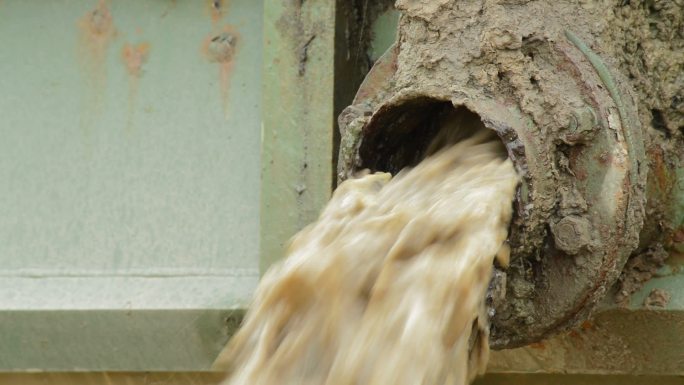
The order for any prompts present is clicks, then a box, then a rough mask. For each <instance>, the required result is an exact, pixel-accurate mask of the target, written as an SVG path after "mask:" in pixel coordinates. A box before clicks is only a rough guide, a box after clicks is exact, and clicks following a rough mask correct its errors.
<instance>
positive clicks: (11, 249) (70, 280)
mask: <svg viewBox="0 0 684 385" xmlns="http://www.w3.org/2000/svg"><path fill="white" fill-rule="evenodd" d="M215 4H216V5H217V6H218V8H215V7H214V5H215ZM262 8H263V7H262V3H261V2H255V1H251V0H231V1H215V2H205V1H203V2H192V1H134V0H122V1H112V2H108V1H101V2H98V1H94V0H93V1H76V0H73V1H56V0H53V1H20V0H6V1H2V2H1V3H0V46H1V47H2V49H0V73H2V76H0V89H2V90H3V95H2V96H1V97H0V112H1V113H2V118H1V120H0V277H1V279H0V330H2V334H0V371H8V370H10V371H22V370H38V369H39V370H207V369H208V368H209V366H210V365H211V363H212V361H213V359H214V357H215V356H216V354H217V353H218V351H219V350H220V349H221V347H222V345H223V343H225V341H226V340H227V338H228V334H229V332H230V331H229V329H230V328H231V327H233V326H231V325H233V324H234V323H235V321H234V319H233V318H231V317H232V316H233V315H234V314H233V310H235V309H241V308H244V306H245V304H246V303H247V301H248V300H249V298H250V296H251V293H252V291H253V289H254V287H255V286H256V284H257V281H258V276H259V270H258V246H259V202H260V201H259V195H260V178H259V173H260V155H259V147H260V123H261V119H260V114H261V109H260V105H261V103H260V100H261V91H260V85H261V64H260V63H261V55H262V53H261V47H262V41H263V40H262V36H263V35H262V14H263V10H262ZM212 39H213V41H212Z"/></svg>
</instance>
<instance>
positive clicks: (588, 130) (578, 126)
mask: <svg viewBox="0 0 684 385" xmlns="http://www.w3.org/2000/svg"><path fill="white" fill-rule="evenodd" d="M598 125H599V121H598V118H597V117H596V113H595V112H594V109H593V108H591V107H589V106H584V107H583V108H580V109H577V110H575V111H573V112H572V115H571V116H570V123H569V124H568V127H567V132H566V133H565V135H563V137H562V139H563V142H565V143H566V144H570V145H574V144H577V143H585V142H587V141H588V140H590V139H591V138H592V137H593V136H594V133H595V132H596V128H597V127H598Z"/></svg>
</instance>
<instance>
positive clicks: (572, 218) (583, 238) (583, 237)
mask: <svg viewBox="0 0 684 385" xmlns="http://www.w3.org/2000/svg"><path fill="white" fill-rule="evenodd" d="M590 227H591V225H590V224H589V221H588V220H587V219H586V218H583V217H580V216H577V215H568V216H566V217H563V219H561V220H560V221H558V222H556V223H555V224H552V225H551V232H552V233H553V239H554V242H555V244H556V248H557V249H559V250H561V251H564V252H565V253H567V254H570V255H575V254H577V253H579V251H580V250H582V248H584V247H586V246H587V245H588V244H589V242H590V241H591V235H590V234H591V232H590Z"/></svg>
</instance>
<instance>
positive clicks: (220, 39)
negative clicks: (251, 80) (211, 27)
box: [201, 25, 240, 113]
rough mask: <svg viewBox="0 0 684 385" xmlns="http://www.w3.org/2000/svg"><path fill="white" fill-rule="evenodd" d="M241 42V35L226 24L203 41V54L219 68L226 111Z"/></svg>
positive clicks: (220, 86)
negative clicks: (235, 59)
mask: <svg viewBox="0 0 684 385" xmlns="http://www.w3.org/2000/svg"><path fill="white" fill-rule="evenodd" d="M239 42H240V35H239V33H238V32H237V30H236V29H235V28H234V27H233V26H230V25H226V26H224V27H223V28H222V29H221V31H220V32H218V33H212V34H210V35H209V36H207V37H206V38H205V39H204V40H203V41H202V46H201V52H202V54H203V55H204V56H205V57H206V58H207V59H208V60H209V61H210V62H213V63H216V64H217V65H218V69H219V92H220V95H221V102H222V103H221V105H222V107H223V109H224V113H227V109H228V94H229V90H230V78H231V75H232V73H233V70H234V67H235V61H234V58H235V55H236V53H237V50H238V47H239Z"/></svg>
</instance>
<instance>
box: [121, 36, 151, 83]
mask: <svg viewBox="0 0 684 385" xmlns="http://www.w3.org/2000/svg"><path fill="white" fill-rule="evenodd" d="M149 52H150V44H149V43H147V42H144V43H140V44H138V45H132V44H129V43H126V44H124V47H123V50H122V51H121V58H122V59H123V62H124V64H125V65H126V70H128V74H129V75H132V76H134V77H140V74H141V71H142V66H143V64H145V62H146V61H147V55H148V54H149Z"/></svg>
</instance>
